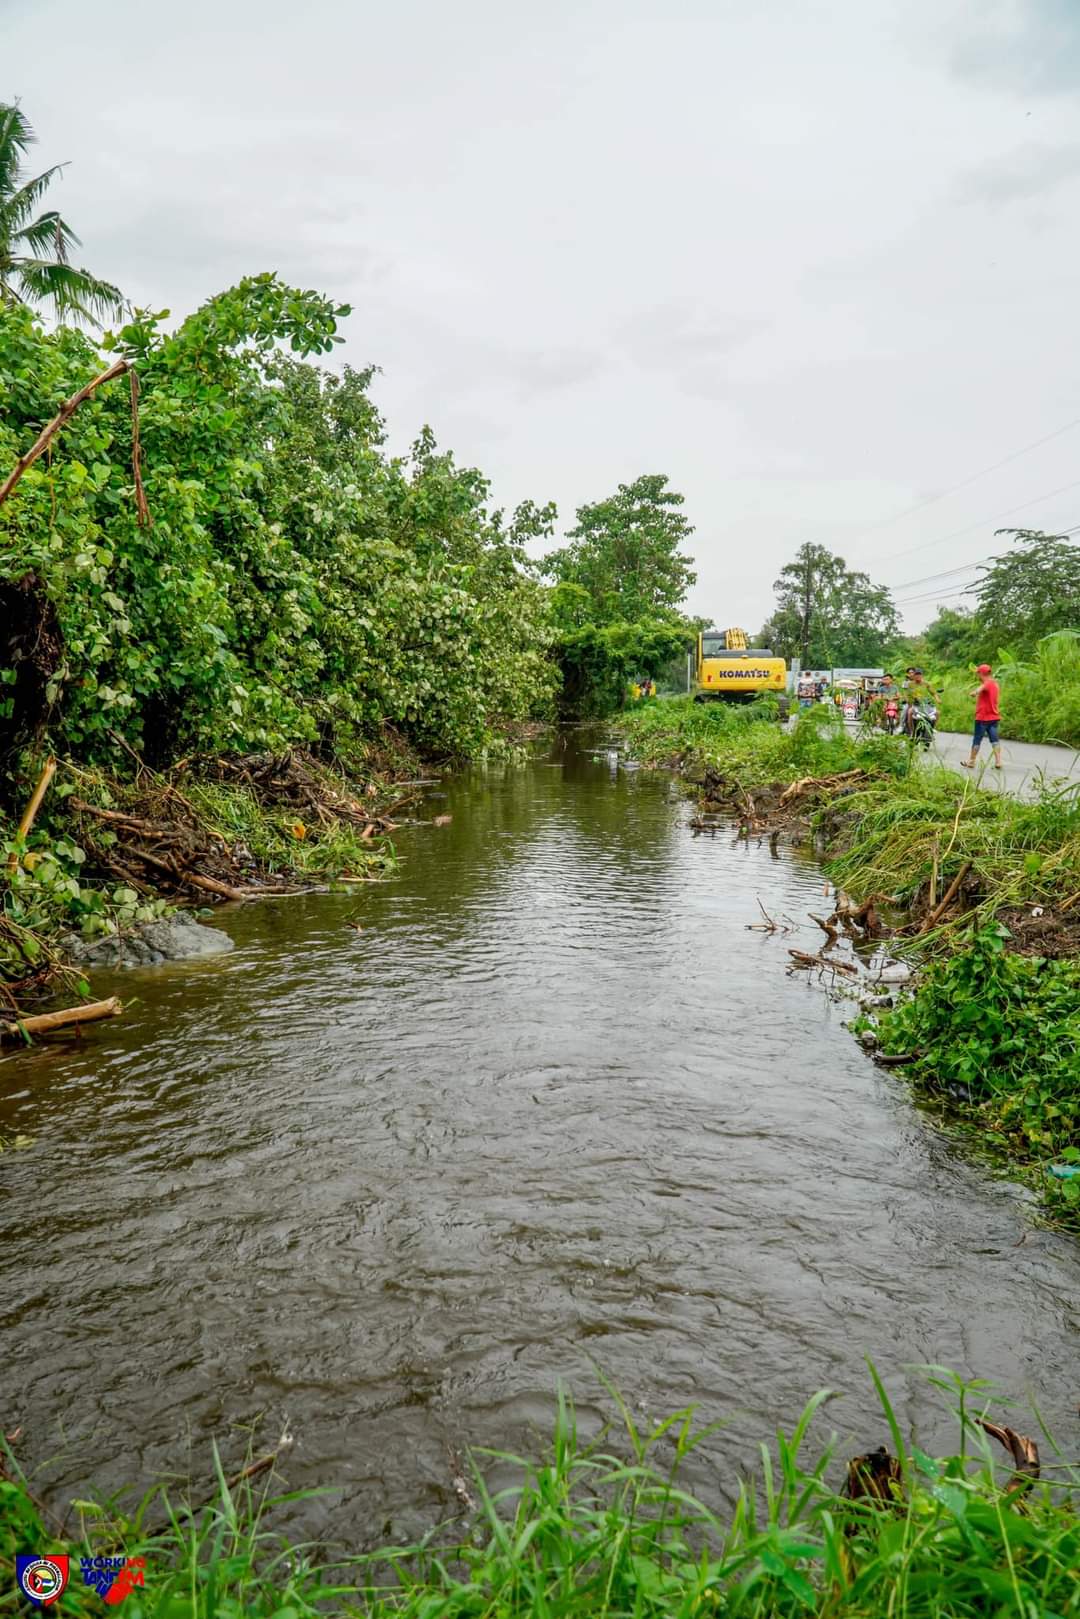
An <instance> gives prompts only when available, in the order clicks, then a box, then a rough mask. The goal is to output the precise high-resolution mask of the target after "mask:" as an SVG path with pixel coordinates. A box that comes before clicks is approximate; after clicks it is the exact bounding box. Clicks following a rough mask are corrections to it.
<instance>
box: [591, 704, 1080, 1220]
mask: <svg viewBox="0 0 1080 1619" xmlns="http://www.w3.org/2000/svg"><path fill="white" fill-rule="evenodd" d="M621 728H622V730H623V733H624V734H625V736H626V738H627V741H628V743H629V745H630V747H631V748H632V749H633V751H634V754H635V756H636V757H637V758H639V759H640V760H641V761H642V762H644V763H651V764H665V765H669V766H672V767H674V768H676V769H677V770H678V771H679V772H680V773H681V774H682V775H683V776H685V777H686V778H687V779H688V780H690V781H691V782H693V783H694V784H695V786H696V789H697V793H698V797H699V801H700V803H701V806H702V811H703V813H704V815H705V816H706V817H708V815H709V814H710V813H714V814H715V813H724V812H726V813H729V814H730V813H734V814H735V815H737V816H738V817H739V820H740V822H741V824H742V825H743V827H744V828H745V829H746V830H747V832H748V833H749V832H754V833H757V834H766V833H768V834H770V835H772V834H777V835H783V833H784V832H785V830H788V831H790V830H791V829H792V828H793V827H794V831H795V835H796V836H798V837H801V838H804V839H805V838H809V837H813V839H814V840H815V847H816V848H817V849H818V851H819V853H820V854H821V856H822V858H823V861H824V865H825V870H826V872H827V873H828V875H829V876H830V878H831V879H832V880H833V882H834V883H835V884H836V885H837V890H838V894H837V903H836V908H835V910H834V913H833V915H832V916H831V917H829V918H822V919H821V922H822V926H823V928H824V930H825V933H826V942H825V944H824V947H823V953H822V961H823V962H824V963H825V964H826V965H828V964H831V962H834V961H836V959H837V956H836V953H835V949H834V947H835V945H836V942H837V940H838V939H840V938H841V937H846V938H847V939H848V940H850V941H853V943H854V948H853V949H852V950H851V952H850V953H849V955H848V957H847V962H846V965H847V969H848V974H849V975H852V974H854V976H855V977H856V981H857V975H858V971H859V966H860V962H861V961H863V960H865V959H866V958H867V957H868V956H869V955H870V954H871V953H872V952H873V951H874V950H875V949H880V948H881V947H882V945H883V942H884V941H886V940H887V941H888V945H887V948H888V950H889V951H890V952H891V953H894V954H900V955H903V956H904V957H905V958H906V959H907V960H908V961H909V962H910V963H912V964H913V965H915V966H917V967H918V969H919V971H918V975H917V978H916V981H915V985H914V989H913V991H912V992H911V993H910V994H906V995H904V996H902V997H901V999H900V1002H899V1004H897V1005H896V1006H895V1007H882V1008H880V1009H875V1010H873V1011H872V1012H870V1013H869V1014H867V1015H866V1016H864V1017H863V1018H862V1019H861V1020H860V1021H859V1023H858V1024H857V1029H858V1031H859V1032H860V1033H861V1034H862V1035H863V1037H864V1039H865V1040H866V1043H867V1044H871V1045H872V1046H873V1048H874V1050H875V1051H876V1052H877V1053H878V1055H879V1056H880V1057H882V1058H884V1059H886V1060H888V1061H890V1062H891V1063H893V1064H894V1065H896V1066H898V1067H901V1068H902V1069H903V1071H904V1073H905V1074H906V1075H907V1077H908V1078H909V1079H910V1080H911V1082H912V1083H913V1084H914V1085H915V1086H916V1087H917V1088H918V1089H919V1090H920V1091H921V1092H922V1093H923V1094H924V1095H925V1096H927V1097H930V1098H932V1099H934V1101H935V1103H937V1104H938V1105H940V1106H941V1107H942V1108H943V1110H945V1111H946V1112H947V1114H948V1115H949V1117H950V1118H951V1119H953V1120H954V1121H956V1122H960V1123H962V1124H966V1125H967V1126H969V1127H971V1128H972V1130H973V1131H974V1132H975V1133H976V1134H977V1137H978V1139H979V1141H980V1143H981V1145H982V1146H983V1147H985V1148H986V1149H988V1150H989V1151H991V1153H993V1154H994V1155H995V1156H996V1157H997V1158H998V1159H999V1160H1000V1159H1001V1158H1005V1159H1006V1160H1007V1161H1008V1162H1009V1163H1011V1164H1013V1165H1015V1166H1016V1167H1017V1168H1018V1169H1019V1170H1021V1171H1022V1172H1023V1173H1025V1174H1026V1175H1027V1176H1028V1178H1030V1179H1031V1181H1032V1183H1033V1184H1034V1185H1036V1186H1037V1187H1038V1189H1039V1191H1040V1194H1041V1195H1042V1197H1043V1198H1044V1201H1045V1202H1046V1205H1047V1207H1048V1208H1049V1209H1050V1210H1051V1212H1052V1213H1053V1214H1054V1216H1055V1217H1057V1218H1061V1219H1064V1220H1066V1221H1067V1222H1068V1223H1069V1224H1070V1225H1072V1226H1073V1228H1074V1229H1080V1178H1077V1177H1075V1176H1074V1175H1073V1174H1072V1173H1071V1171H1072V1166H1073V1165H1074V1164H1077V1163H1080V1097H1078V1095H1077V1092H1076V1085H1075V1075H1076V1072H1077V1066H1078V1064H1080V799H1078V797H1077V795H1076V794H1075V793H1072V792H1070V791H1068V790H1067V789H1065V790H1062V789H1053V790H1049V791H1044V792H1042V793H1041V794H1040V795H1038V796H1037V797H1035V798H1034V799H1032V800H1030V801H1026V802H1020V801H1017V800H1015V799H1012V798H1008V797H1005V796H1003V795H999V794H992V793H988V792H984V791H981V790H980V789H979V787H978V785H977V783H976V782H974V781H972V780H967V779H961V778H958V777H957V776H956V775H954V774H953V773H951V772H949V771H946V770H942V769H939V768H935V767H933V766H929V765H927V764H926V763H925V761H924V760H923V759H922V758H921V756H920V755H918V754H912V752H911V751H910V749H909V748H908V747H907V745H906V744H905V743H903V742H902V741H900V740H898V739H893V738H887V737H881V736H870V737H863V736H859V735H853V734H851V733H850V732H848V731H846V730H845V729H844V728H843V726H841V725H839V724H837V723H836V722H835V719H834V717H833V716H832V715H831V714H830V713H829V712H828V711H825V710H821V711H818V710H810V711H808V712H807V713H806V714H804V715H803V716H802V717H801V718H800V719H799V721H798V723H797V724H796V725H795V726H794V727H793V728H792V729H790V730H782V729H781V728H780V727H779V726H777V725H776V724H775V722H771V721H770V720H769V719H768V718H766V717H763V716H761V715H759V714H756V713H755V711H754V710H752V709H724V708H721V707H719V706H718V705H694V704H692V703H690V702H681V701H680V702H668V703H662V704H654V705H651V706H650V707H647V708H645V709H642V710H639V711H638V712H636V713H633V714H630V715H627V716H626V718H625V720H624V721H623V722H622V726H621ZM833 976H834V977H836V976H839V974H838V973H837V972H835V971H834V973H833Z"/></svg>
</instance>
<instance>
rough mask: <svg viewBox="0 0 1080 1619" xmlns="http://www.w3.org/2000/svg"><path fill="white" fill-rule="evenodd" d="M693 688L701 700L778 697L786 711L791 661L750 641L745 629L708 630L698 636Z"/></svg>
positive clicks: (745, 701) (749, 701)
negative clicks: (789, 663) (788, 668)
mask: <svg viewBox="0 0 1080 1619" xmlns="http://www.w3.org/2000/svg"><path fill="white" fill-rule="evenodd" d="M693 690H694V701H695V702H698V703H707V702H710V701H713V700H715V701H717V702H726V703H752V702H753V701H754V698H755V697H769V696H771V697H777V698H779V700H780V709H781V713H786V711H787V706H788V701H787V664H786V663H785V662H784V660H783V658H775V657H773V654H772V653H771V652H769V651H768V650H766V649H765V648H764V647H759V646H750V645H748V643H747V639H746V631H745V630H740V629H736V628H732V629H729V630H704V631H703V632H702V633H701V634H700V635H699V636H698V638H697V651H696V655H695V659H694V680H693Z"/></svg>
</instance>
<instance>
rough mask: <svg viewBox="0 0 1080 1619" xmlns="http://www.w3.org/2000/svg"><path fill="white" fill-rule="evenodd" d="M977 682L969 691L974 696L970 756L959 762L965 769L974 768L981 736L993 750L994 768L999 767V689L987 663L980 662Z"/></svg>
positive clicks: (998, 768)
mask: <svg viewBox="0 0 1080 1619" xmlns="http://www.w3.org/2000/svg"><path fill="white" fill-rule="evenodd" d="M977 672H978V676H979V684H978V686H976V688H975V690H974V691H973V692H972V693H971V695H972V697H974V698H975V735H974V736H973V737H972V739H971V758H970V759H962V760H961V761H960V762H961V764H962V765H963V766H964V769H965V770H974V769H975V761H976V760H977V759H978V757H979V749H980V748H981V747H982V744H983V738H984V737H985V739H986V740H987V742H989V744H990V746H991V747H992V748H993V750H994V769H995V770H1000V769H1001V745H1000V743H999V742H998V722H999V721H1000V719H1001V712H1000V709H999V699H1000V696H1001V689H1000V687H999V686H998V683H997V681H996V680H995V679H994V676H993V673H992V672H991V669H990V665H989V664H988V663H980V665H979V668H978V671H977Z"/></svg>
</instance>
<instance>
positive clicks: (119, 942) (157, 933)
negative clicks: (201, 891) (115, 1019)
mask: <svg viewBox="0 0 1080 1619" xmlns="http://www.w3.org/2000/svg"><path fill="white" fill-rule="evenodd" d="M63 944H64V949H65V950H66V952H67V954H68V956H69V957H70V958H71V960H72V961H75V962H78V963H79V964H80V966H85V967H156V966H158V965H160V963H161V962H163V961H192V960H195V959H196V958H197V957H199V956H220V955H224V954H225V953H226V951H229V950H231V949H232V948H233V942H232V940H231V939H230V938H229V935H228V934H227V933H223V932H222V930H221V929H220V928H208V927H204V925H203V924H202V923H201V922H199V921H197V920H196V919H195V917H194V916H192V914H191V912H190V911H177V912H176V913H175V914H174V915H173V916H168V917H162V918H161V919H160V920H159V921H156V922H141V923H140V924H139V925H138V926H137V927H135V928H133V929H132V930H131V931H130V932H128V933H112V934H109V935H107V936H106V937H105V938H101V939H80V938H79V937H78V935H77V934H73V933H69V934H67V935H66V936H65V938H64V940H63Z"/></svg>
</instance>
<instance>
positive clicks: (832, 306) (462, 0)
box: [0, 0, 1080, 630]
mask: <svg viewBox="0 0 1080 1619" xmlns="http://www.w3.org/2000/svg"><path fill="white" fill-rule="evenodd" d="M1078 88H1080V0H754V3H753V4H750V3H747V0H668V3H667V4H662V3H661V0H572V3H571V0H544V3H543V4H541V3H540V0H531V3H530V4H527V5H526V4H522V3H521V0H517V3H515V0H456V3H453V4H446V3H442V4H436V3H435V0H382V3H380V4H374V3H372V0H306V3H305V4H297V3H295V0H290V3H289V4H284V3H282V0H185V3H184V4H175V3H168V4H166V3H164V0H96V3H95V4H93V5H88V4H86V0H0V99H4V100H7V99H10V98H12V97H17V98H19V99H20V100H21V101H22V103H23V107H24V110H25V111H26V112H27V114H28V116H29V117H30V119H31V121H32V122H33V124H34V125H35V126H36V128H37V130H38V133H39V135H40V137H41V143H40V146H39V147H38V148H37V152H36V164H37V166H38V167H44V166H45V165H46V164H47V163H51V162H55V161H59V160H63V159H70V160H71V167H70V169H69V170H68V171H67V174H66V175H65V178H64V180H63V182H62V183H61V184H60V186H59V187H58V188H57V201H58V203H59V204H60V205H61V206H62V207H63V209H64V211H65V213H66V214H67V215H68V217H69V218H70V220H71V222H72V223H73V225H74V226H75V228H76V230H78V231H79V232H80V234H81V235H82V237H83V240H84V253H83V257H84V260H85V262H86V263H87V265H88V266H89V267H90V268H92V269H93V270H95V271H96V272H97V273H98V274H101V275H103V276H106V277H108V278H109V279H112V280H114V281H116V282H118V283H119V284H120V285H121V286H122V287H123V289H124V290H125V291H126V292H127V293H128V294H129V296H130V297H131V298H132V299H133V300H134V301H136V302H139V303H147V304H152V305H154V306H155V307H159V308H160V307H165V306H168V307H169V308H171V309H172V310H173V311H174V312H175V313H180V312H186V311H188V310H189V309H191V308H193V307H195V306H196V305H197V304H198V303H200V302H201V301H202V300H203V299H204V298H206V297H207V296H208V295H210V294H211V293H214V292H216V291H219V290H221V289H222V288H224V287H226V286H228V285H230V284H231V283H233V282H234V281H235V280H237V279H238V278H239V277H240V276H241V275H243V274H245V273H248V272H252V271H258V270H262V269H276V270H279V271H280V272H281V273H282V274H283V275H285V276H287V277H289V278H290V279H294V280H296V281H298V282H299V283H300V284H301V285H304V286H314V287H318V288H320V289H322V290H325V291H327V292H329V293H331V294H333V295H334V296H335V297H340V298H341V299H343V300H347V301H349V302H351V303H352V304H353V306H354V313H353V315H352V317H351V319H350V320H349V321H348V322H347V324H346V327H345V335H346V337H347V345H346V347H345V348H344V349H343V350H341V351H339V352H340V354H341V355H343V356H344V358H345V359H347V360H348V361H349V362H351V363H352V364H354V365H357V366H362V365H366V364H368V363H374V364H376V365H378V366H380V367H381V368H382V371H383V375H382V377H381V378H380V380H379V382H378V385H377V398H378V400H379V403H380V405H381V406H382V408H383V409H384V410H385V412H386V414H387V416H388V418H389V426H390V431H391V442H392V445H393V446H394V447H395V448H404V447H405V446H406V445H407V443H408V442H409V441H410V440H411V438H412V437H413V436H414V435H415V433H416V430H417V429H418V428H419V427H420V426H421V424H422V423H424V422H430V423H431V425H432V426H433V428H434V429H435V432H436V434H437V436H438V438H439V440H440V442H442V443H443V444H444V445H446V446H448V447H449V448H452V449H453V450H454V451H455V453H456V454H457V455H458V457H459V459H461V460H463V461H467V462H470V463H474V464H476V465H478V466H480V467H481V468H483V470H484V471H485V472H486V473H487V474H488V475H489V476H490V478H491V479H492V482H493V486H494V495H495V498H496V499H497V501H498V502H499V503H500V504H504V505H507V506H513V505H514V504H515V503H516V502H517V501H518V500H520V499H522V498H524V497H525V496H533V497H534V498H536V499H537V500H539V501H543V500H547V499H553V500H555V501H556V502H557V503H558V507H559V512H560V519H561V521H563V522H565V525H566V526H569V525H570V523H571V522H572V517H573V511H574V508H575V507H576V506H577V505H579V504H580V503H581V502H583V501H588V500H594V499H599V498H601V497H603V496H604V495H605V494H607V493H609V492H610V491H612V490H613V489H614V487H615V485H616V484H618V483H620V482H626V481H629V480H631V479H633V478H634V477H636V476H637V475H638V474H639V473H642V472H665V473H667V474H668V476H669V477H670V479H671V481H672V483H673V484H674V486H675V487H676V488H677V489H679V490H681V491H682V493H683V494H685V496H686V501H687V507H686V509H687V512H688V514H689V516H690V519H691V521H692V522H693V523H694V524H695V526H696V529H697V532H696V534H695V536H694V543H693V547H692V549H693V551H694V554H695V556H696V558H697V568H698V584H697V586H696V588H695V590H694V592H693V595H692V598H691V605H692V607H693V608H694V610H696V611H699V612H701V613H704V614H708V615H710V616H712V617H714V618H715V619H716V620H717V621H718V622H720V623H722V624H727V623H741V624H745V625H746V626H747V627H748V628H750V629H752V630H753V629H757V628H759V627H760V625H761V622H762V621H763V619H764V618H765V617H766V616H767V613H768V611H769V609H770V605H771V601H772V582H773V579H774V578H775V576H776V574H777V572H778V570H779V568H780V567H781V566H782V565H783V563H784V562H785V561H787V560H788V559H789V558H790V556H791V554H792V553H793V552H794V551H795V549H796V547H797V546H799V545H800V544H801V543H802V542H803V541H804V540H815V541H820V542H821V543H823V544H825V545H828V546H829V547H831V548H832V549H834V550H837V551H839V552H840V553H841V554H842V555H843V556H844V557H845V558H846V559H847V560H848V562H849V564H850V565H852V566H859V567H864V568H866V569H868V570H869V571H870V572H871V573H872V574H873V576H874V577H875V578H876V579H879V580H880V581H882V582H884V583H888V584H890V585H894V586H896V587H898V588H897V591H896V594H897V597H898V599H900V600H901V601H904V602H905V603H907V605H905V609H904V610H905V614H906V618H907V622H908V623H909V625H910V626H912V627H915V626H917V625H919V624H922V623H925V622H926V621H927V619H928V618H929V617H931V616H932V614H933V609H934V601H935V599H938V598H941V599H945V598H946V597H947V596H948V595H949V593H950V592H953V591H955V590H957V589H958V588H960V587H961V586H962V585H963V584H964V583H965V582H966V580H967V578H968V577H969V576H968V575H958V576H957V577H956V578H949V579H942V580H941V581H937V580H935V579H929V581H928V582H927V583H925V584H923V583H921V582H915V581H922V580H924V579H927V578H928V576H930V575H932V574H936V573H937V572H939V571H944V570H952V569H956V568H959V567H960V566H961V565H964V564H969V563H974V562H975V561H977V560H978V559H979V558H980V557H981V556H983V555H986V554H988V553H989V552H992V551H993V549H994V547H995V542H994V541H993V539H992V530H993V528H994V527H995V526H1000V525H1002V524H1005V523H1013V524H1016V525H1018V526H1031V527H1051V528H1064V527H1071V526H1072V525H1073V524H1080V382H1078V369H1077V352H1076V327H1077V306H1078V294H1080V215H1078V210H1077V205H1078V203H1080V97H1078V95H1077V91H1078ZM1074 423H1075V425H1070V426H1069V427H1068V430H1067V431H1065V432H1061V433H1057V429H1059V428H1063V427H1066V425H1067V424H1074ZM1055 433H1056V436H1055V437H1053V438H1052V439H1051V440H1050V441H1049V442H1048V443H1046V444H1043V445H1041V446H1040V447H1039V448H1037V449H1034V450H1032V451H1031V452H1030V453H1028V454H1024V455H1020V456H1017V457H1016V458H1015V459H1013V460H1011V461H1010V462H1009V464H1008V465H1006V466H1004V467H1001V468H999V469H998V470H996V471H994V472H992V473H989V474H988V475H986V476H979V477H976V478H974V480H973V481H972V482H970V483H969V484H968V485H967V487H965V488H963V489H961V490H957V491H956V492H955V493H952V494H949V495H947V496H946V498H943V499H935V498H933V497H936V496H939V495H941V494H942V492H943V491H946V490H949V489H951V488H952V486H953V485H955V484H957V483H959V482H960V481H961V480H963V479H967V478H971V477H972V475H974V474H978V473H981V472H982V470H983V469H985V468H987V467H989V466H991V464H992V463H995V462H997V461H1000V460H1001V459H1002V458H1004V457H1006V456H1010V455H1011V454H1012V452H1014V451H1017V450H1021V449H1023V448H1024V447H1025V446H1027V445H1030V444H1031V443H1032V442H1033V441H1035V440H1038V439H1041V438H1043V437H1044V436H1045V435H1049V434H1055ZM1066 485H1075V487H1072V488H1068V489H1063V486H1066ZM1055 490H1062V492H1061V493H1060V494H1051V493H1050V492H1052V491H1055ZM1044 495H1050V498H1047V499H1038V497H1041V496H1044ZM926 501H929V502H930V503H929V504H926V505H925V506H923V508H922V509H921V510H919V511H917V512H908V511H907V509H908V508H910V507H912V506H914V505H915V504H916V503H919V502H926ZM1014 508H1015V510H1014ZM903 513H907V515H899V514H903ZM913 582H914V583H913ZM924 595H929V597H930V598H931V599H929V600H925V601H923V600H919V599H918V598H920V597H922V596H924ZM953 599H954V600H957V599H962V598H953Z"/></svg>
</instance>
